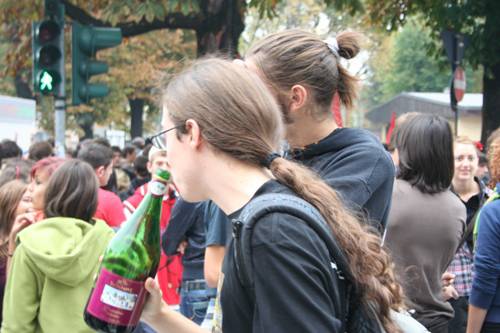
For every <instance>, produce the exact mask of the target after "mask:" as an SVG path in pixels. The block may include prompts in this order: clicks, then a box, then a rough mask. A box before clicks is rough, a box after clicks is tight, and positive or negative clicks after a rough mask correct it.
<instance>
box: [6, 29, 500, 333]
mask: <svg viewBox="0 0 500 333" xmlns="http://www.w3.org/2000/svg"><path fill="white" fill-rule="evenodd" d="M359 39H360V35H358V34H357V33H354V32H342V33H339V34H338V35H337V36H336V38H331V39H328V40H326V41H324V40H322V39H321V38H319V37H318V36H316V35H314V34H312V33H307V32H304V31H301V30H287V31H284V32H279V33H275V34H271V35H269V36H267V37H265V38H263V39H262V40H261V41H259V42H258V43H256V44H255V45H253V46H252V47H251V48H250V49H249V50H248V52H247V54H246V57H245V59H244V60H243V59H240V60H235V61H229V60H225V59H217V58H208V59H202V60H198V61H196V62H195V63H194V64H191V65H190V66H189V67H187V69H185V70H184V71H183V72H181V73H180V74H178V75H177V76H176V77H175V78H173V79H172V80H171V81H170V82H169V84H168V85H167V86H165V87H164V88H163V98H162V101H161V107H162V109H163V120H162V127H163V130H162V131H161V132H159V133H158V134H156V135H154V136H152V137H150V138H148V139H147V140H142V139H140V138H137V139H134V140H133V141H132V142H131V143H130V145H127V146H126V147H125V148H124V149H123V150H122V149H120V148H119V147H115V146H110V145H109V143H108V142H107V141H106V140H105V139H102V138H97V139H93V140H83V141H82V142H80V144H79V146H78V148H77V149H76V151H75V152H74V153H73V154H72V155H71V156H67V157H66V158H64V159H63V158H59V157H54V156H53V145H52V144H51V143H50V142H37V143H34V144H33V145H32V146H31V147H30V149H29V151H28V152H27V153H26V154H23V152H22V150H21V149H20V148H19V147H18V146H17V145H16V143H15V142H13V141H9V140H4V141H2V142H1V143H0V154H1V155H0V163H1V164H0V167H1V172H0V235H1V236H2V238H1V243H0V292H1V294H0V296H1V297H3V302H2V303H0V304H2V305H3V309H2V314H3V316H2V317H1V318H0V319H1V321H2V326H1V332H2V333H10V332H16V333H17V332H63V331H71V332H91V330H90V328H88V327H87V326H85V323H84V321H83V310H84V307H85V302H86V301H87V298H88V295H89V293H90V290H91V288H92V284H93V279H94V276H95V274H96V273H97V270H98V269H99V256H100V255H101V254H102V252H103V251H104V249H105V247H106V245H107V243H108V242H109V240H110V239H111V237H112V236H113V234H114V232H115V231H116V230H117V229H118V228H120V226H121V224H122V223H123V222H124V221H125V220H126V218H127V217H128V216H130V214H132V213H133V212H134V211H135V210H136V208H137V207H138V205H139V204H140V202H141V201H142V199H143V198H144V196H145V195H146V194H147V193H148V184H149V181H150V180H151V174H154V173H155V172H156V171H157V170H158V169H167V170H169V171H170V172H171V173H172V175H173V182H172V183H171V184H170V185H169V186H170V187H169V190H168V191H167V194H166V195H165V196H164V198H163V206H162V215H161V223H160V224H161V229H162V257H161V261H160V265H159V268H158V272H157V277H156V280H153V279H148V280H147V281H146V284H145V287H146V289H147V290H148V292H149V298H148V301H147V303H146V306H145V309H144V312H143V315H142V317H141V320H142V321H141V323H140V324H139V325H138V326H137V328H136V330H135V332H157V333H161V332H169V333H171V332H207V331H208V330H211V331H212V332H273V333H280V332H287V333H291V332H315V333H316V332H389V333H392V332H432V333H442V332H443V333H446V332H450V333H455V332H457V333H460V332H464V333H465V332H466V333H479V332H482V333H489V332H500V286H499V285H498V282H499V281H500V214H499V212H500V206H499V205H500V201H498V200H497V199H498V198H500V194H499V190H500V188H497V183H498V182H500V149H499V148H500V130H498V131H495V132H494V133H493V134H492V135H491V137H490V139H489V141H488V144H487V145H486V153H483V152H481V151H480V150H479V149H478V146H477V145H476V143H475V142H473V141H471V140H470V139H468V138H465V137H454V136H453V133H452V130H451V128H450V125H449V123H448V121H447V120H445V119H444V118H442V117H440V116H436V115H430V114H418V113H408V114H404V115H403V116H401V117H400V118H399V119H398V121H397V122H396V128H395V130H394V132H393V134H392V137H391V140H390V141H391V143H390V144H389V145H388V146H387V147H386V149H384V147H383V145H382V144H381V143H380V141H379V140H378V139H377V138H376V137H375V136H373V135H372V134H371V133H369V132H368V131H365V130H363V129H356V128H342V127H339V126H338V125H337V123H336V122H335V120H334V117H333V115H332V113H331V104H332V100H333V97H334V95H335V94H338V96H339V99H340V101H341V103H342V104H343V106H344V107H346V108H350V107H352V106H353V104H354V101H355V100H356V97H357V83H358V78H356V77H355V76H353V75H351V74H350V73H349V72H348V71H347V69H346V68H345V67H344V66H343V65H342V62H341V59H342V58H343V59H350V58H353V57H355V56H356V55H357V53H358V52H359V51H360V46H359ZM485 163H487V167H484V164H485ZM277 195H281V196H285V197H292V198H294V201H293V202H295V203H296V205H297V207H299V208H300V207H302V209H303V208H304V207H310V208H308V209H309V211H311V212H312V213H313V214H316V215H315V216H317V217H318V218H317V220H318V221H319V222H318V223H320V224H321V226H322V228H323V229H324V230H326V234H327V236H326V237H328V239H327V241H325V236H324V235H323V234H320V233H319V232H318V230H317V229H315V228H313V227H311V225H310V224H308V222H307V218H306V217H305V216H303V215H296V214H295V215H294V214H292V213H291V212H290V211H287V210H284V209H281V210H280V209H268V211H266V213H265V214H263V215H262V216H259V217H258V218H256V221H254V222H253V226H252V233H251V237H250V238H249V241H248V244H247V243H245V244H246V246H247V248H244V251H241V249H242V248H241V247H240V244H239V243H237V241H238V240H239V237H240V236H241V234H240V233H241V232H249V231H245V227H243V231H242V229H240V228H239V227H238V226H239V224H238V223H240V226H241V223H243V222H245V218H249V216H248V214H250V213H249V211H251V209H250V208H251V207H252V205H254V204H255V203H256V202H257V201H259V200H261V199H262V198H266V197H273V196H277ZM250 217H251V216H250ZM257 222H258V223H257ZM330 243H333V244H337V245H338V248H339V249H340V250H339V251H338V253H335V254H333V253H332V251H331V247H330V245H329V244H330ZM245 256H246V257H247V258H246V259H244V258H243V257H245ZM243 263H245V265H249V266H250V267H249V266H246V267H245V265H243ZM248 272H251V277H248V276H245V274H248ZM402 318H404V319H402ZM408 318H410V319H411V320H409V319H408Z"/></svg>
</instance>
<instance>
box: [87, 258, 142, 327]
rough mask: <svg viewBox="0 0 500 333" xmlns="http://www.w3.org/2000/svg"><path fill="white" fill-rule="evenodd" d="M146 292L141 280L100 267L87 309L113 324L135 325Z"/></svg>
mask: <svg viewBox="0 0 500 333" xmlns="http://www.w3.org/2000/svg"><path fill="white" fill-rule="evenodd" d="M146 293H147V291H146V289H145V288H144V282H143V281H135V280H129V279H125V278H123V277H121V276H119V275H116V274H114V273H112V272H110V271H108V270H106V269H105V268H104V267H102V269H101V272H100V274H99V278H98V279H97V282H96V285H95V288H94V292H93V293H92V296H91V298H90V301H89V304H88V306H87V311H88V312H89V313H90V314H91V315H93V316H94V317H97V318H99V319H101V320H104V321H105V322H108V323H110V324H113V325H120V326H135V325H137V323H138V322H139V318H140V317H141V313H142V308H143V305H144V300H145V297H146Z"/></svg>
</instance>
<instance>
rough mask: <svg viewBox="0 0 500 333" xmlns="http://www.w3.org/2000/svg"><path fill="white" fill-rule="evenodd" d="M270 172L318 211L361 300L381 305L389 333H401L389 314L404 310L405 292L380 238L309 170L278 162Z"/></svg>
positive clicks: (384, 324) (381, 317)
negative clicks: (340, 254)
mask: <svg viewBox="0 0 500 333" xmlns="http://www.w3.org/2000/svg"><path fill="white" fill-rule="evenodd" d="M269 168H270V171H271V173H272V174H273V176H274V177H275V178H276V180H277V181H278V182H280V183H282V184H284V185H286V186H288V187H290V188H291V189H292V190H293V191H294V192H295V193H297V195H298V196H299V197H301V198H302V199H304V200H306V201H307V202H309V203H310V204H312V205H313V206H314V207H316V208H317V209H318V210H319V212H320V213H321V215H322V216H323V217H324V218H325V220H326V221H327V223H328V225H329V226H330V228H331V230H332V233H334V234H335V237H336V239H337V240H338V242H339V245H340V246H341V248H342V249H343V250H344V253H345V255H346V257H347V261H348V263H349V268H350V270H351V272H352V275H353V276H354V278H355V279H356V281H354V284H355V286H356V289H357V291H358V294H359V296H360V297H361V300H362V301H366V302H373V303H375V304H376V305H378V309H379V310H380V319H381V322H382V325H383V326H384V328H385V330H386V331H387V332H389V333H392V332H400V330H399V328H398V327H397V326H396V325H395V324H394V323H393V322H392V320H391V318H390V316H389V310H390V309H394V310H400V309H402V308H403V307H404V305H403V292H402V289H401V286H400V285H399V284H398V283H397V281H396V278H395V275H394V271H393V264H392V261H391V259H390V257H389V255H388V254H387V253H386V252H385V250H384V249H383V248H382V246H381V240H380V237H378V236H377V235H375V233H374V232H371V231H369V229H368V228H369V227H368V226H364V225H362V224H361V223H360V222H359V220H358V219H357V218H356V217H355V216H354V215H353V214H351V213H350V212H349V211H348V210H347V209H346V208H345V206H344V204H343V203H342V201H341V199H340V197H339V195H338V194H337V192H336V191H335V190H333V189H332V188H331V187H330V186H329V185H328V184H326V183H325V182H324V181H323V180H321V179H320V178H319V176H317V175H316V174H315V173H313V172H312V171H310V170H309V169H307V168H306V167H304V166H301V165H299V164H297V163H295V162H292V161H288V160H286V159H284V158H275V159H273V160H272V162H271V163H270V165H269Z"/></svg>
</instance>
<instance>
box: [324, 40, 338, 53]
mask: <svg viewBox="0 0 500 333" xmlns="http://www.w3.org/2000/svg"><path fill="white" fill-rule="evenodd" d="M324 42H325V44H326V46H328V48H329V49H330V51H332V52H333V54H334V55H335V56H337V57H338V56H339V43H337V38H335V37H328V38H327V39H326V40H324Z"/></svg>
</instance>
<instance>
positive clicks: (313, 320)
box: [220, 181, 341, 333]
mask: <svg viewBox="0 0 500 333" xmlns="http://www.w3.org/2000/svg"><path fill="white" fill-rule="evenodd" d="M264 193H291V194H293V192H292V191H291V190H290V189H288V188H287V187H285V186H283V185H281V184H279V183H278V182H276V181H269V182H267V183H265V184H264V185H263V186H262V187H261V188H260V189H259V190H258V191H257V193H256V194H255V196H259V195H262V194H264ZM240 212H241V211H238V212H235V213H233V214H231V215H230V216H229V220H232V219H234V218H236V217H237V216H238V215H239V213H240ZM233 246H234V243H233V240H231V243H230V244H229V248H228V251H227V255H226V256H225V258H224V264H223V267H222V272H223V276H222V278H223V281H222V289H221V296H220V297H221V298H220V300H221V307H222V315H223V317H222V331H223V332H224V333H233V332H238V333H244V332H272V333H281V332H283V333H294V332H297V333H298V332H300V333H307V332H311V333H317V332H330V333H332V332H339V331H340V326H341V322H340V320H339V319H338V318H337V317H336V314H335V310H334V304H333V301H332V299H331V295H333V291H334V290H336V289H337V288H338V286H337V284H336V281H335V279H334V275H333V274H334V272H333V270H332V268H331V263H330V257H329V254H328V250H327V248H326V246H325V244H324V242H323V241H322V240H321V239H320V237H319V236H318V235H317V234H316V233H315V232H314V231H313V230H312V229H311V228H310V227H309V226H308V225H307V224H306V222H304V221H302V220H300V219H298V218H296V217H294V216H291V215H288V214H283V213H272V214H268V215H266V216H265V217H264V218H263V219H262V220H260V221H259V222H258V223H257V224H256V227H255V230H254V233H253V237H252V263H253V271H254V276H253V279H254V283H255V303H254V304H253V303H252V302H251V301H250V299H249V297H248V296H247V294H246V291H245V290H244V289H243V287H242V286H241V283H240V281H239V279H238V276H237V272H236V266H235V262H234V257H233V255H232V254H233Z"/></svg>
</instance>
